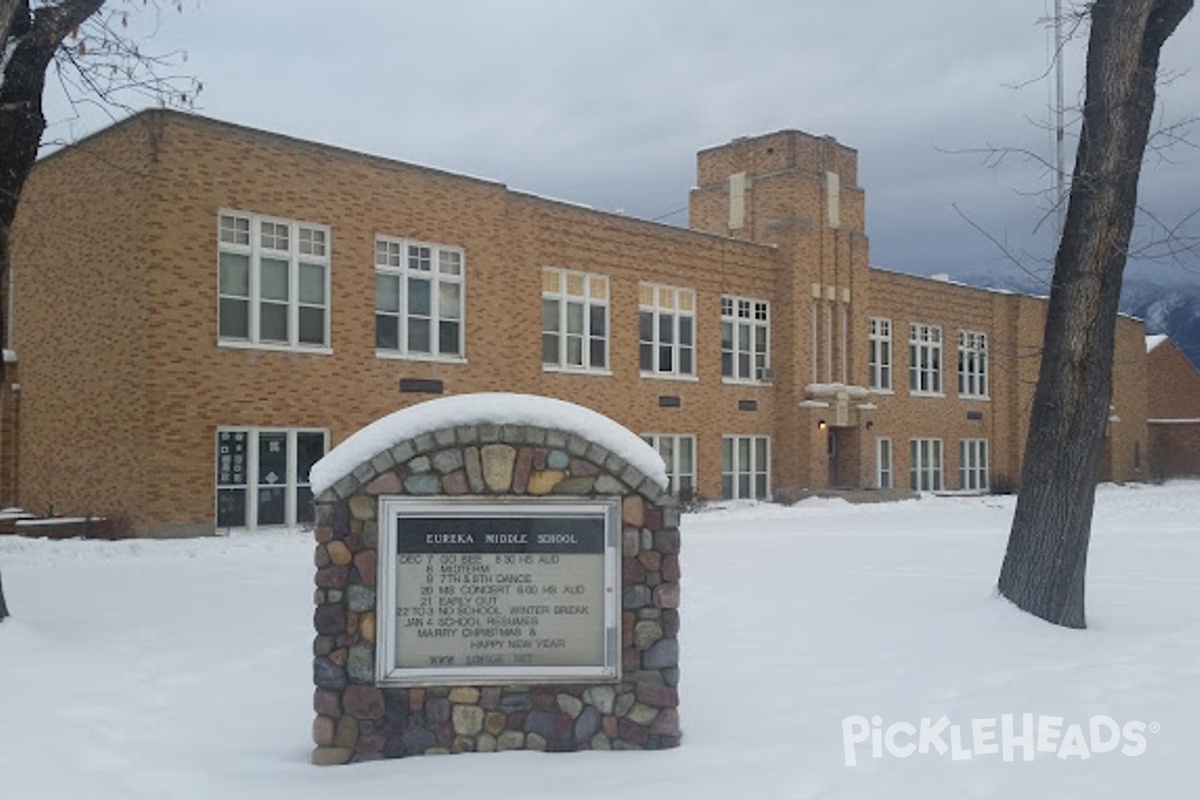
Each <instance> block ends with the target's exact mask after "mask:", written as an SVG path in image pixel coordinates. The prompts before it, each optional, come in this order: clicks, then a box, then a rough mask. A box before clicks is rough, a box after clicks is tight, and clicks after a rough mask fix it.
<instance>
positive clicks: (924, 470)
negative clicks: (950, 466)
mask: <svg viewBox="0 0 1200 800" xmlns="http://www.w3.org/2000/svg"><path fill="white" fill-rule="evenodd" d="M908 445H909V462H908V463H909V486H910V487H911V488H912V489H914V490H915V491H918V492H938V491H941V490H942V440H941V439H910V440H909V442H908Z"/></svg>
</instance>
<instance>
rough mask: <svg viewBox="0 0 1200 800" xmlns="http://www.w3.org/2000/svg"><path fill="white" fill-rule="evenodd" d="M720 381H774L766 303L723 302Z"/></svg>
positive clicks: (738, 299) (741, 299)
mask: <svg viewBox="0 0 1200 800" xmlns="http://www.w3.org/2000/svg"><path fill="white" fill-rule="evenodd" d="M721 377H723V378H727V379H729V380H735V381H769V380H770V379H771V319H770V306H769V305H768V304H767V302H766V301H765V300H751V299H749V298H745V297H722V298H721Z"/></svg>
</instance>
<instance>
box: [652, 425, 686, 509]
mask: <svg viewBox="0 0 1200 800" xmlns="http://www.w3.org/2000/svg"><path fill="white" fill-rule="evenodd" d="M642 439H643V440H645V442H646V444H648V445H650V446H651V447H653V448H654V449H655V450H657V451H658V454H659V455H660V456H661V457H662V460H663V463H664V464H666V465H667V479H668V480H669V481H670V484H669V490H668V491H670V493H671V494H679V493H681V492H682V493H690V492H692V491H694V490H695V488H696V436H695V434H691V433H644V434H642Z"/></svg>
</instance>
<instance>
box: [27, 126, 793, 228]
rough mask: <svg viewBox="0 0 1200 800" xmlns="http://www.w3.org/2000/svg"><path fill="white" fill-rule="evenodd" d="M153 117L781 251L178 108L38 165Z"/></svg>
mask: <svg viewBox="0 0 1200 800" xmlns="http://www.w3.org/2000/svg"><path fill="white" fill-rule="evenodd" d="M153 116H157V117H160V118H164V119H169V120H171V121H176V122H182V123H184V124H189V125H207V126H210V127H214V128H222V129H226V130H232V131H237V132H239V133H242V134H247V135H250V136H256V137H263V138H267V139H273V140H275V141H279V142H283V143H286V144H288V145H289V146H292V147H298V148H303V149H307V150H313V151H316V152H319V153H322V154H325V155H332V156H337V157H340V158H350V159H364V160H367V161H370V162H373V163H375V164H379V165H383V166H386V167H389V168H393V169H394V168H401V169H406V170H416V171H418V172H424V173H428V174H432V175H435V176H438V177H441V178H449V179H451V180H457V181H465V182H469V183H472V184H477V185H482V186H487V187H491V188H493V189H498V190H501V191H504V192H506V193H508V194H510V195H513V196H515V197H519V198H524V199H528V200H532V201H534V202H538V203H546V204H548V205H553V206H558V207H562V208H568V209H572V210H575V211H582V212H585V213H588V214H596V215H598V216H602V217H607V218H609V219H612V220H620V221H621V222H623V223H628V224H634V225H638V226H649V227H652V228H653V229H654V230H655V232H656V233H660V234H661V233H663V232H668V233H670V234H671V235H675V236H690V237H698V238H702V239H710V240H711V239H717V240H720V241H722V242H727V243H729V244H732V245H735V246H738V247H746V248H749V249H757V250H766V251H770V252H775V251H777V250H778V248H777V247H776V246H775V245H773V244H767V243H763V242H754V241H750V240H748V239H739V238H736V237H733V236H725V235H722V234H719V233H713V232H711V231H698V230H693V229H691V228H681V227H679V226H677V225H668V224H667V223H665V222H654V221H652V220H647V219H642V218H640V217H633V216H629V215H628V214H619V213H616V212H613V211H603V210H600V209H597V208H594V207H592V206H589V205H586V204H583V203H576V202H572V201H570V200H561V199H558V198H553V197H546V196H545V195H540V194H537V193H536V192H532V191H525V190H521V189H513V188H512V187H510V186H509V185H508V184H505V183H502V182H500V181H496V180H491V179H489V178H480V177H477V176H474V175H467V174H464V173H461V172H451V171H449V170H445V169H440V168H437V167H430V166H427V165H424V164H416V163H413V162H411V161H401V160H400V159H397V158H391V157H388V156H381V155H376V154H374V153H366V152H363V151H360V150H351V149H350V148H348V147H341V146H339V145H332V144H326V143H324V142H317V141H313V140H311V139H301V138H298V137H295V136H291V135H288V134H285V133H278V132H276V131H269V130H265V129H262V128H253V127H250V126H248V125H241V124H239V123H236V122H226V121H225V120H220V119H214V118H213V117H206V116H204V115H203V114H195V113H192V112H185V111H179V110H176V109H169V108H147V109H143V110H141V111H137V112H134V113H133V114H130V115H129V116H127V117H125V118H124V119H121V120H118V121H117V122H114V123H113V124H112V125H109V126H107V127H105V128H101V129H100V130H98V131H93V132H92V133H90V134H88V135H87V136H84V137H83V138H81V139H79V140H77V141H75V142H72V143H71V144H68V145H66V146H64V147H61V148H59V149H58V150H55V151H54V152H53V153H50V154H48V155H46V156H43V157H42V158H39V159H38V163H39V164H40V163H44V162H47V161H50V160H52V159H54V158H55V157H57V156H58V155H59V154H61V153H64V152H67V151H69V150H72V149H74V148H77V147H80V146H81V145H84V144H86V143H88V142H90V141H93V140H97V139H100V138H102V137H105V136H107V135H109V134H111V133H113V132H115V131H118V130H120V129H122V128H124V127H126V126H128V125H131V124H133V123H135V122H137V121H139V120H142V119H146V118H149V117H153Z"/></svg>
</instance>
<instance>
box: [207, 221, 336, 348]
mask: <svg viewBox="0 0 1200 800" xmlns="http://www.w3.org/2000/svg"><path fill="white" fill-rule="evenodd" d="M217 260H218V266H217V336H218V340H219V341H220V343H221V344H224V345H231V346H238V345H245V346H251V347H266V348H295V349H305V348H309V349H325V348H328V347H329V263H330V262H329V228H327V227H325V226H323V225H313V224H310V223H306V222H295V221H292V220H283V219H272V218H268V217H262V216H259V215H257V214H244V213H239V212H234V211H224V212H221V213H220V214H219V215H218V229H217Z"/></svg>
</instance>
